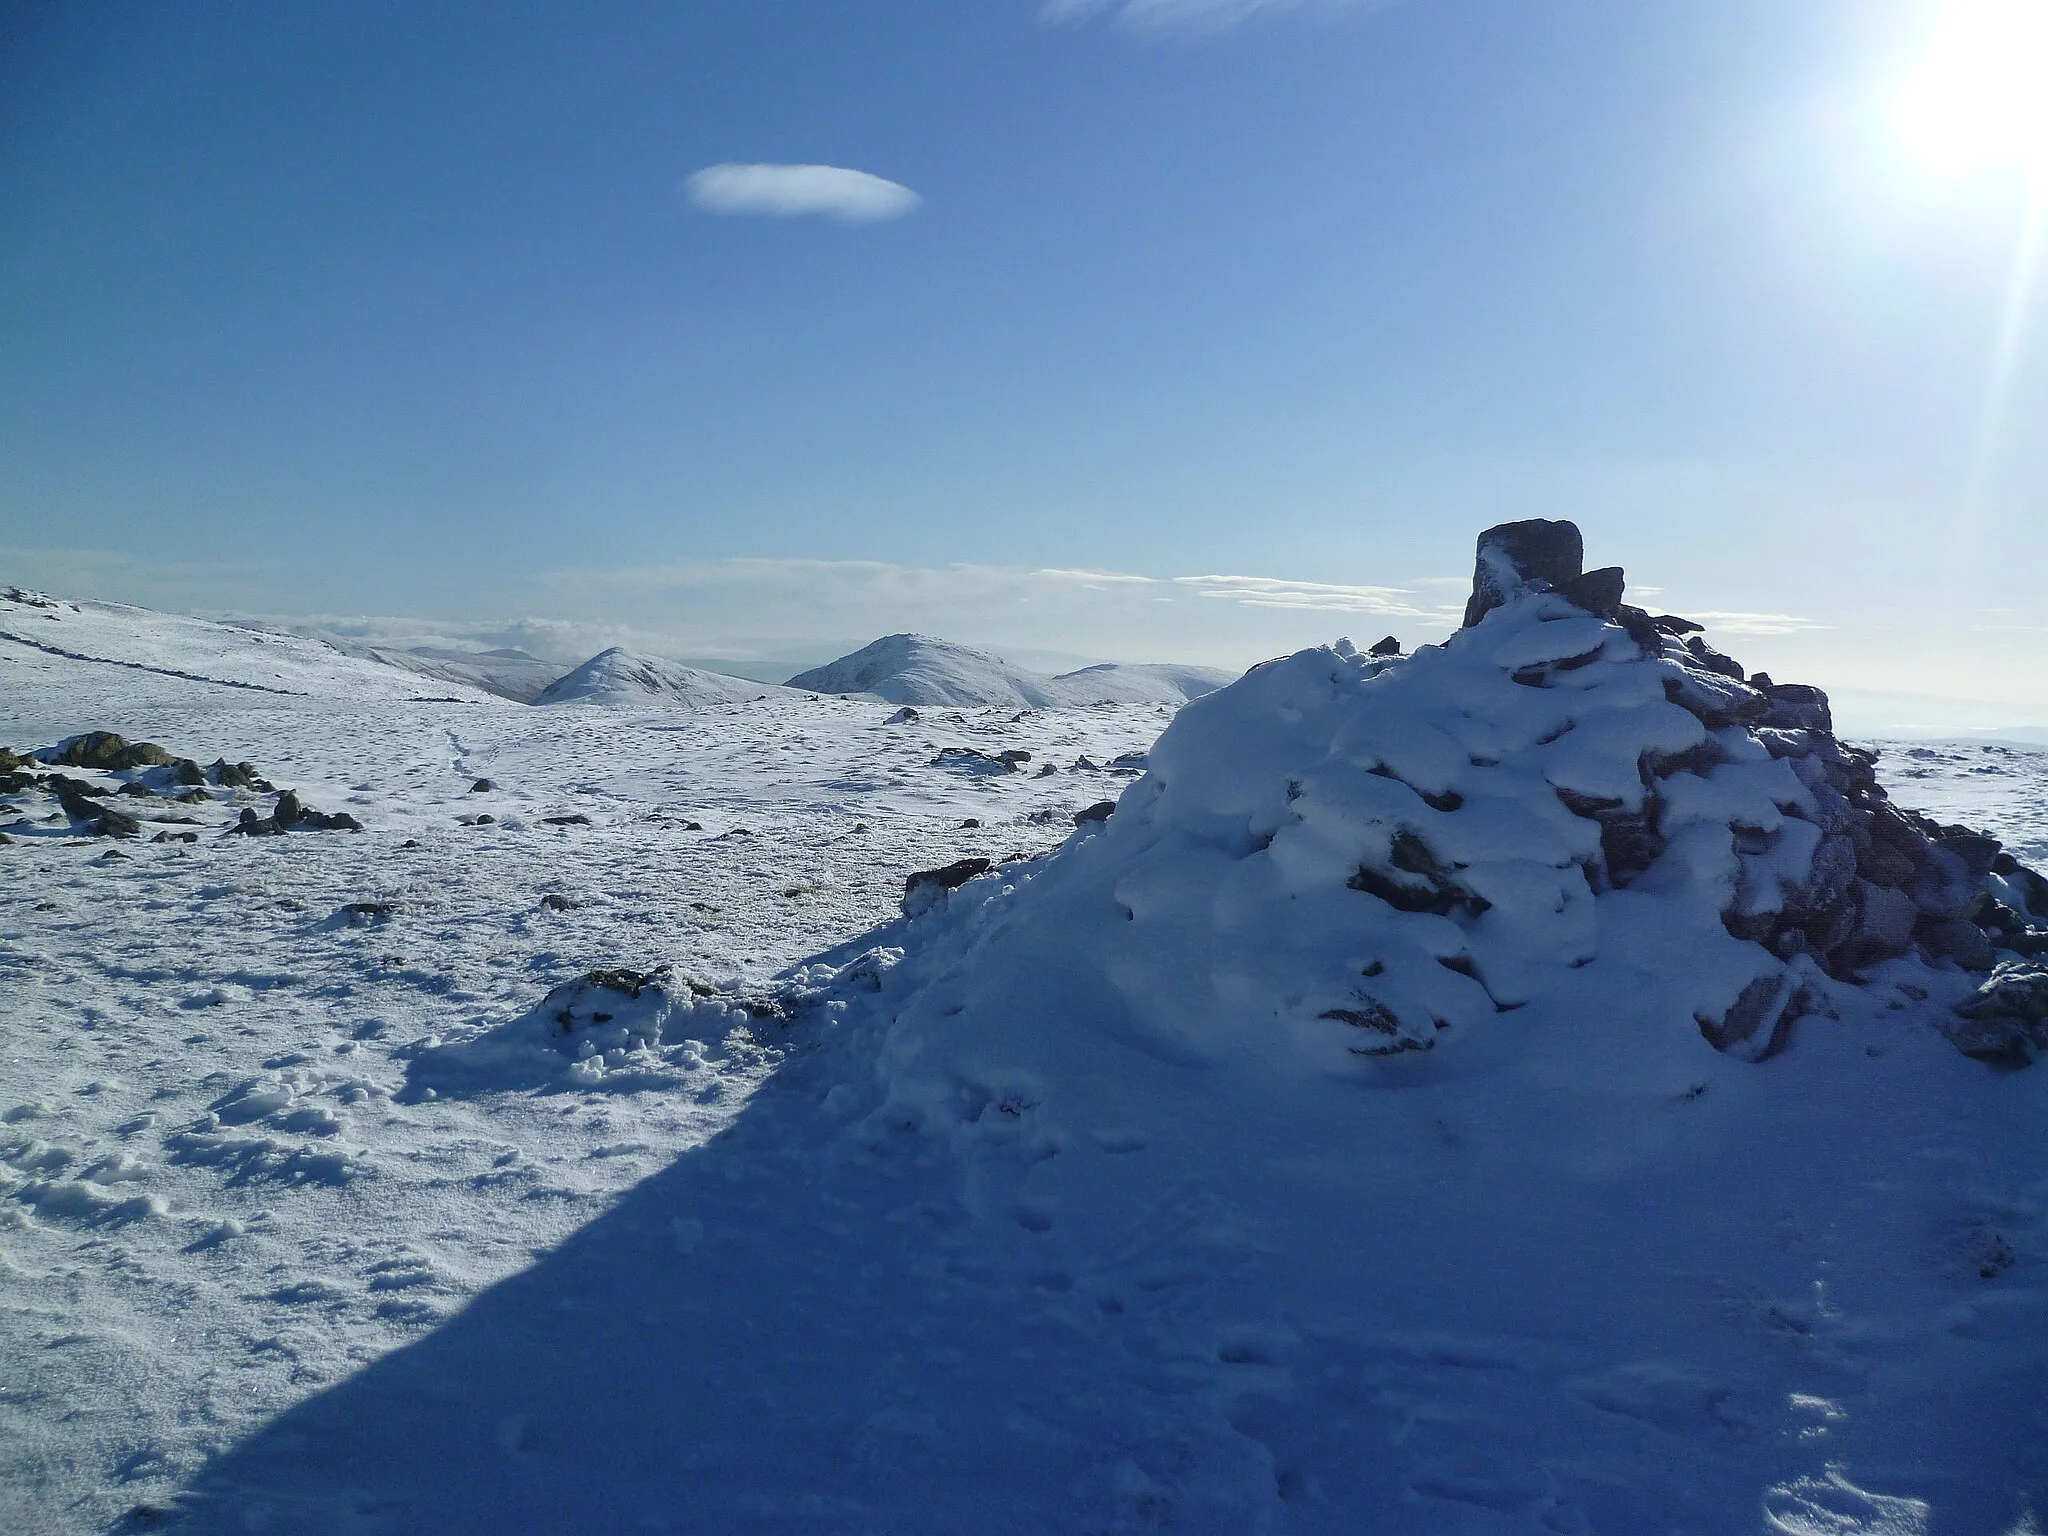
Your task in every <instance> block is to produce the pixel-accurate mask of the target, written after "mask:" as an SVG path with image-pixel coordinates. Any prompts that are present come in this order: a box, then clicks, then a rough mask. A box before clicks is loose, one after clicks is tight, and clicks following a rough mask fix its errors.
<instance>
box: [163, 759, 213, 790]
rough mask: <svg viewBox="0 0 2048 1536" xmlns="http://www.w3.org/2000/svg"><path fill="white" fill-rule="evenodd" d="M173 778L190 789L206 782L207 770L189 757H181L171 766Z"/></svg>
mask: <svg viewBox="0 0 2048 1536" xmlns="http://www.w3.org/2000/svg"><path fill="white" fill-rule="evenodd" d="M171 777H172V778H173V779H175V780H176V781H177V782H178V783H180V784H183V785H185V786H187V787H188V788H193V787H197V786H198V785H201V784H204V783H205V782H206V770H205V769H204V768H202V767H200V766H199V765H198V764H197V763H195V762H193V761H192V759H191V758H189V757H181V758H179V759H178V760H177V761H176V762H174V763H172V764H171Z"/></svg>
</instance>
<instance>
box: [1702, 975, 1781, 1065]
mask: <svg viewBox="0 0 2048 1536" xmlns="http://www.w3.org/2000/svg"><path fill="white" fill-rule="evenodd" d="M1801 992H1802V989H1801V988H1800V987H1799V985H1798V983H1797V981H1796V980H1795V979H1794V977H1793V976H1792V974H1791V972H1789V971H1781V972H1779V973H1778V974H1776V975H1772V976H1759V977H1757V978H1756V980H1754V981H1752V982H1751V983H1750V984H1749V985H1748V986H1746V987H1744V988H1743V989H1742V991H1741V993H1740V994H1738V995H1737V997H1736V999H1735V1001H1734V1003H1733V1004H1731V1005H1730V1007H1729V1009H1728V1011H1727V1013H1726V1014H1724V1015H1722V1016H1721V1017H1720V1018H1718V1019H1716V1018H1713V1017H1711V1016H1709V1015H1707V1014H1703V1013H1702V1014H1695V1015H1694V1016H1693V1019H1694V1022H1695V1023H1697V1024H1698V1025H1699V1027H1700V1033H1701V1034H1702V1035H1704V1036H1706V1039H1707V1043H1708V1044H1709V1045H1711V1046H1712V1047H1713V1048H1714V1049H1715V1050H1717V1051H1726V1052H1728V1053H1729V1054H1730V1055H1732V1056H1740V1057H1742V1058H1743V1059H1744V1060H1747V1061H1762V1060H1764V1059H1765V1058H1766V1057H1770V1056H1775V1055H1777V1054H1778V1052H1780V1051H1782V1050H1783V1049H1784V1048H1785V1042H1786V1039H1787V1038H1788V1036H1789V1035H1790V1033H1791V1028H1792V1024H1793V1021H1794V1020H1795V1018H1796V1017H1797V1016H1798V1013H1799V1011H1800V1004H1801V1000H1802V999H1801Z"/></svg>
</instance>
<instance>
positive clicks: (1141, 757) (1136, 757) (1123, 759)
mask: <svg viewBox="0 0 2048 1536" xmlns="http://www.w3.org/2000/svg"><path fill="white" fill-rule="evenodd" d="M1151 761H1152V758H1151V755H1150V754H1149V753H1145V752H1121V753H1118V754H1117V755H1116V756H1115V757H1112V758H1111V759H1110V760H1109V771H1110V772H1111V773H1143V772H1144V771H1145V767H1146V765H1147V764H1148V763H1150V762H1151Z"/></svg>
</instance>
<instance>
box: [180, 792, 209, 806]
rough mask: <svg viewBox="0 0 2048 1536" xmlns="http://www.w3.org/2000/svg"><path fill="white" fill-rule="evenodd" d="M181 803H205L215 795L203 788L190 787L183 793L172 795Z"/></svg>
mask: <svg viewBox="0 0 2048 1536" xmlns="http://www.w3.org/2000/svg"><path fill="white" fill-rule="evenodd" d="M172 798H173V799H175V800H176V801H177V802H178V804H180V805H204V804H206V803H207V801H209V800H211V799H212V798H213V797H212V796H211V795H209V794H208V793H207V792H206V791H205V790H203V789H188V790H186V791H185V793H184V794H182V795H174V796H173V797H172Z"/></svg>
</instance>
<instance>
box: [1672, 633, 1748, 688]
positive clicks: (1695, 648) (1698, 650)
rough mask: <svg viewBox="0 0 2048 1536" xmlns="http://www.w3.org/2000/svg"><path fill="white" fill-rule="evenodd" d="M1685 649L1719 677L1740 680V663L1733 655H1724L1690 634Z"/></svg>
mask: <svg viewBox="0 0 2048 1536" xmlns="http://www.w3.org/2000/svg"><path fill="white" fill-rule="evenodd" d="M1685 649H1686V652H1687V654H1689V655H1690V656H1691V657H1692V658H1693V659H1694V660H1695V661H1697V662H1698V663H1699V664H1700V665H1701V666H1702V667H1705V668H1706V669H1707V670H1708V671H1709V672H1712V673H1714V674H1715V675H1717V676H1719V677H1732V678H1733V679H1735V681H1736V682H1738V683H1739V682H1741V681H1742V663H1741V662H1739V661H1737V660H1736V659H1735V658H1734V657H1733V656H1724V655H1723V654H1722V653H1721V652H1719V651H1717V650H1715V649H1714V648H1713V647H1712V646H1711V645H1709V644H1707V642H1706V641H1704V640H1702V639H1701V638H1700V637H1699V636H1698V635H1693V636H1690V637H1689V638H1688V639H1687V640H1686V642H1685Z"/></svg>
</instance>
